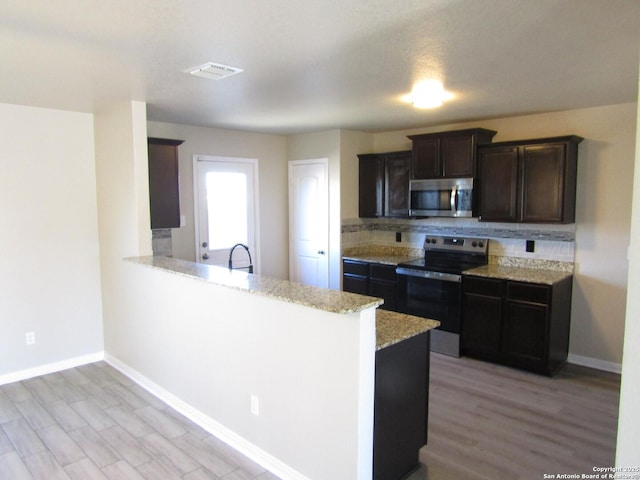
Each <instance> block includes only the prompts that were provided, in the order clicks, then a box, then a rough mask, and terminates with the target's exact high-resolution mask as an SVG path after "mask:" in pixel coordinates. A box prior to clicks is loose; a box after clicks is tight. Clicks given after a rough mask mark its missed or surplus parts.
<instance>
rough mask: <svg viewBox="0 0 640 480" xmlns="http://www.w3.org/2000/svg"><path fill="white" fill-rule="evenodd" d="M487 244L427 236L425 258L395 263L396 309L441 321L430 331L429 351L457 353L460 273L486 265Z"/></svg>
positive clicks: (447, 237) (461, 238) (470, 240)
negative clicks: (396, 284) (396, 281)
mask: <svg viewBox="0 0 640 480" xmlns="http://www.w3.org/2000/svg"><path fill="white" fill-rule="evenodd" d="M488 243H489V241H488V240H487V239H486V238H468V237H451V236H437V235H427V236H426V238H425V240H424V258H421V259H419V260H414V261H412V262H406V263H401V264H399V265H398V267H397V269H396V273H397V274H398V307H399V308H398V309H399V310H400V311H401V312H403V313H408V314H411V315H416V316H419V317H425V318H432V319H434V320H438V321H439V322H440V328H437V329H435V330H432V331H431V350H432V351H434V352H438V353H444V354H446V355H451V356H456V357H458V356H460V316H461V311H460V305H461V279H462V276H461V274H462V272H464V271H465V270H468V269H470V268H473V267H477V266H480V265H486V263H487V258H488V254H487V252H488Z"/></svg>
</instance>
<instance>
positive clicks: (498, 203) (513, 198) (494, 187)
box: [478, 147, 518, 222]
mask: <svg viewBox="0 0 640 480" xmlns="http://www.w3.org/2000/svg"><path fill="white" fill-rule="evenodd" d="M478 190H479V194H478V199H479V203H480V205H479V213H480V214H479V216H478V219H479V220H483V221H494V222H495V221H498V222H515V221H517V220H518V210H517V201H518V197H517V194H518V147H499V148H492V147H486V148H482V149H481V150H480V158H479V160H478Z"/></svg>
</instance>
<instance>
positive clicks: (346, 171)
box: [340, 130, 373, 219]
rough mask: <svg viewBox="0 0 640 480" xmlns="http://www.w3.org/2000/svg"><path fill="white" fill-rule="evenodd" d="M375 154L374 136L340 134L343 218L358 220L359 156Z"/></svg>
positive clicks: (362, 133)
mask: <svg viewBox="0 0 640 480" xmlns="http://www.w3.org/2000/svg"><path fill="white" fill-rule="evenodd" d="M370 152H373V134H371V133H365V132H354V131H351V130H341V132H340V207H341V212H340V213H341V218H343V219H348V218H358V201H359V200H358V184H359V179H358V175H359V173H358V172H359V162H358V154H361V153H370Z"/></svg>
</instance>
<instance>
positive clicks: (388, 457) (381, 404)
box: [373, 332, 430, 480]
mask: <svg viewBox="0 0 640 480" xmlns="http://www.w3.org/2000/svg"><path fill="white" fill-rule="evenodd" d="M429 348H430V333H429V332H425V333H422V334H420V335H416V336H415V337H412V338H409V339H407V340H403V341H402V342H399V343H396V344H395V345H391V346H389V347H386V348H383V349H381V350H378V351H377V352H376V374H375V405H374V421H373V478H374V480H400V479H402V478H404V477H405V476H406V475H407V474H408V473H409V472H411V471H412V470H414V469H415V468H416V467H417V466H418V465H419V458H418V455H419V450H420V448H422V447H423V446H424V445H426V443H427V421H428V405H429Z"/></svg>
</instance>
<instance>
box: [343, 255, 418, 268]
mask: <svg viewBox="0 0 640 480" xmlns="http://www.w3.org/2000/svg"><path fill="white" fill-rule="evenodd" d="M416 258H418V257H411V256H406V255H393V254H377V253H370V254H362V255H361V254H357V255H343V256H342V259H343V260H356V261H359V262H369V263H379V264H382V265H398V264H399V263H405V262H409V261H411V260H415V259H416Z"/></svg>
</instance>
